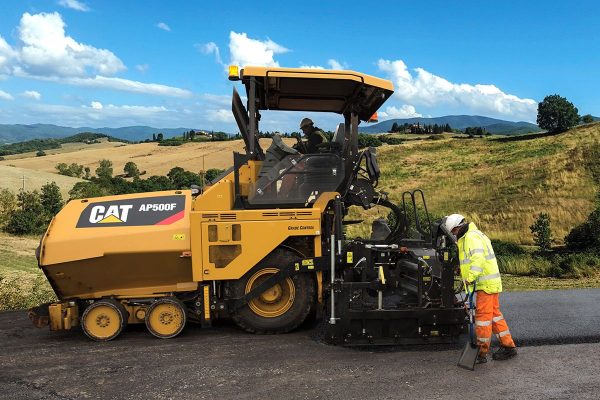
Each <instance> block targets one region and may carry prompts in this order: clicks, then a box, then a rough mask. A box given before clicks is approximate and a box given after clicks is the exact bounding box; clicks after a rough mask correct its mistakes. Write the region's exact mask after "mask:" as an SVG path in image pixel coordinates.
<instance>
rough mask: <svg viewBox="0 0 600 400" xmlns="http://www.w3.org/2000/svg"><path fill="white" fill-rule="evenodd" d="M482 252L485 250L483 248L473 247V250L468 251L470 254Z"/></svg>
mask: <svg viewBox="0 0 600 400" xmlns="http://www.w3.org/2000/svg"><path fill="white" fill-rule="evenodd" d="M484 252H485V250H484V249H473V250H471V251H469V253H470V254H471V255H473V254H483V253H484Z"/></svg>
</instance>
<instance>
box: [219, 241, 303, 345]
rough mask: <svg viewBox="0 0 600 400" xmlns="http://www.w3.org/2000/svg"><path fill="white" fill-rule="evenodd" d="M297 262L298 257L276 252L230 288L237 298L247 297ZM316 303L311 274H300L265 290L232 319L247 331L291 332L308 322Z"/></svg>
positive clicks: (231, 284)
mask: <svg viewBox="0 0 600 400" xmlns="http://www.w3.org/2000/svg"><path fill="white" fill-rule="evenodd" d="M296 259H298V256H297V255H296V254H294V253H292V252H289V251H285V250H281V249H277V250H275V251H274V252H273V253H271V254H270V255H268V256H267V257H266V258H265V259H264V260H263V261H261V262H260V263H259V264H258V265H257V266H256V267H254V268H253V269H252V270H250V271H249V272H248V273H247V274H246V275H244V276H243V277H242V278H240V279H239V280H237V281H233V282H231V283H230V284H229V288H230V290H231V291H232V292H233V295H234V297H241V296H244V295H245V294H247V293H249V292H250V291H251V290H252V289H254V288H255V287H256V286H258V285H260V284H261V283H262V282H264V281H265V280H266V279H268V278H269V277H270V276H272V275H273V274H275V273H277V272H278V271H279V270H280V269H281V268H283V267H284V266H285V265H287V264H289V263H290V262H292V261H294V260H296ZM314 301H315V283H314V280H313V279H312V277H311V276H310V275H309V274H307V273H300V274H296V275H292V276H290V277H287V278H285V279H284V280H283V281H281V282H279V283H276V284H275V285H274V286H272V287H271V288H269V289H267V290H265V291H264V292H263V293H261V294H260V295H258V296H257V297H255V298H254V299H252V300H250V301H249V302H248V304H247V305H246V306H244V307H242V308H240V309H239V310H237V311H236V312H235V313H234V314H233V315H232V318H233V320H234V321H235V323H236V324H237V325H238V326H239V327H241V328H242V329H244V330H246V331H248V332H253V333H261V334H270V333H284V332H289V331H291V330H293V329H294V328H296V327H298V325H300V324H301V323H302V322H303V321H304V320H305V319H306V317H307V315H308V314H309V313H310V311H311V309H312V307H313V305H314Z"/></svg>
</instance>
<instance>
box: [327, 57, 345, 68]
mask: <svg viewBox="0 0 600 400" xmlns="http://www.w3.org/2000/svg"><path fill="white" fill-rule="evenodd" d="M327 64H329V67H330V68H331V69H346V68H345V65H342V64H341V63H340V62H339V61H337V60H334V59H333V58H330V59H329V60H327Z"/></svg>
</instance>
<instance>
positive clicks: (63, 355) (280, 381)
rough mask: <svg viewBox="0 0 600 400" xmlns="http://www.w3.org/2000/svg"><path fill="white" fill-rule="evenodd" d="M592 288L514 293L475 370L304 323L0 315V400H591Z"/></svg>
mask: <svg viewBox="0 0 600 400" xmlns="http://www.w3.org/2000/svg"><path fill="white" fill-rule="evenodd" d="M599 301H600V290H596V289H589V290H564V291H562V290H561V291H540V292H514V293H505V294H503V295H502V296H501V300H500V302H501V309H502V311H503V313H504V316H505V318H506V319H507V321H508V323H509V325H510V329H511V332H512V333H513V335H514V337H515V339H516V341H517V343H518V344H519V346H520V348H519V355H518V356H517V357H516V358H515V359H512V360H509V361H503V362H497V361H490V362H488V363H487V364H484V365H478V366H477V368H476V371H475V372H471V371H466V370H463V369H460V368H458V367H456V361H457V359H458V356H459V353H460V349H459V348H458V347H456V346H454V347H441V348H440V347H435V348H434V347H431V346H418V347H414V346H413V347H410V348H404V347H392V348H385V349H381V348H378V349H375V348H373V349H368V348H367V349H365V348H361V349H353V348H342V347H334V346H328V345H325V344H322V343H320V342H317V341H315V340H313V330H312V329H310V328H304V329H300V330H298V331H296V332H293V333H290V334H286V335H273V336H259V335H252V334H247V333H244V332H241V331H240V330H238V329H237V328H235V327H234V326H232V325H229V324H225V325H221V326H218V327H215V328H212V329H201V328H200V327H198V326H194V325H190V326H188V327H187V328H186V329H185V330H184V332H183V333H182V334H181V335H180V336H179V337H177V338H174V339H170V340H159V339H155V338H154V337H152V336H151V335H150V334H149V333H147V332H146V331H145V329H144V327H143V326H131V327H128V328H127V329H126V331H125V332H124V333H123V334H122V335H121V337H119V338H118V339H117V340H115V341H112V342H108V343H96V342H92V341H90V340H88V339H87V338H85V336H84V335H83V334H82V332H81V331H80V330H79V329H76V330H74V331H72V332H50V331H48V330H47V329H36V328H34V327H33V326H32V325H31V323H30V322H29V320H28V319H27V316H26V313H25V312H5V313H0V399H80V398H92V399H119V398H127V399H169V398H172V399H193V398H199V399H256V398H266V399H364V398H377V399H402V398H411V399H413V398H428V399H456V398H459V397H460V398H464V397H467V398H469V399H477V398H486V399H489V398H494V397H498V398H503V399H523V398H535V399H537V398H540V399H541V398H543V399H562V398H565V399H566V398H571V399H572V398H577V399H597V398H598V386H599V384H600V376H599V374H598V371H599V370H600V306H599V304H600V303H599Z"/></svg>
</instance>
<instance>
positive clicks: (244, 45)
mask: <svg viewBox="0 0 600 400" xmlns="http://www.w3.org/2000/svg"><path fill="white" fill-rule="evenodd" d="M288 51H289V50H288V49H286V48H285V47H283V46H281V45H279V44H277V43H275V42H274V41H272V40H271V39H267V40H265V41H261V40H257V39H251V38H249V37H248V35H246V34H245V33H236V32H234V31H231V32H230V33H229V52H230V57H231V64H233V65H239V66H240V67H244V66H246V65H257V66H265V67H279V62H277V61H275V59H274V56H275V55H276V54H282V53H286V52H288Z"/></svg>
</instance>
